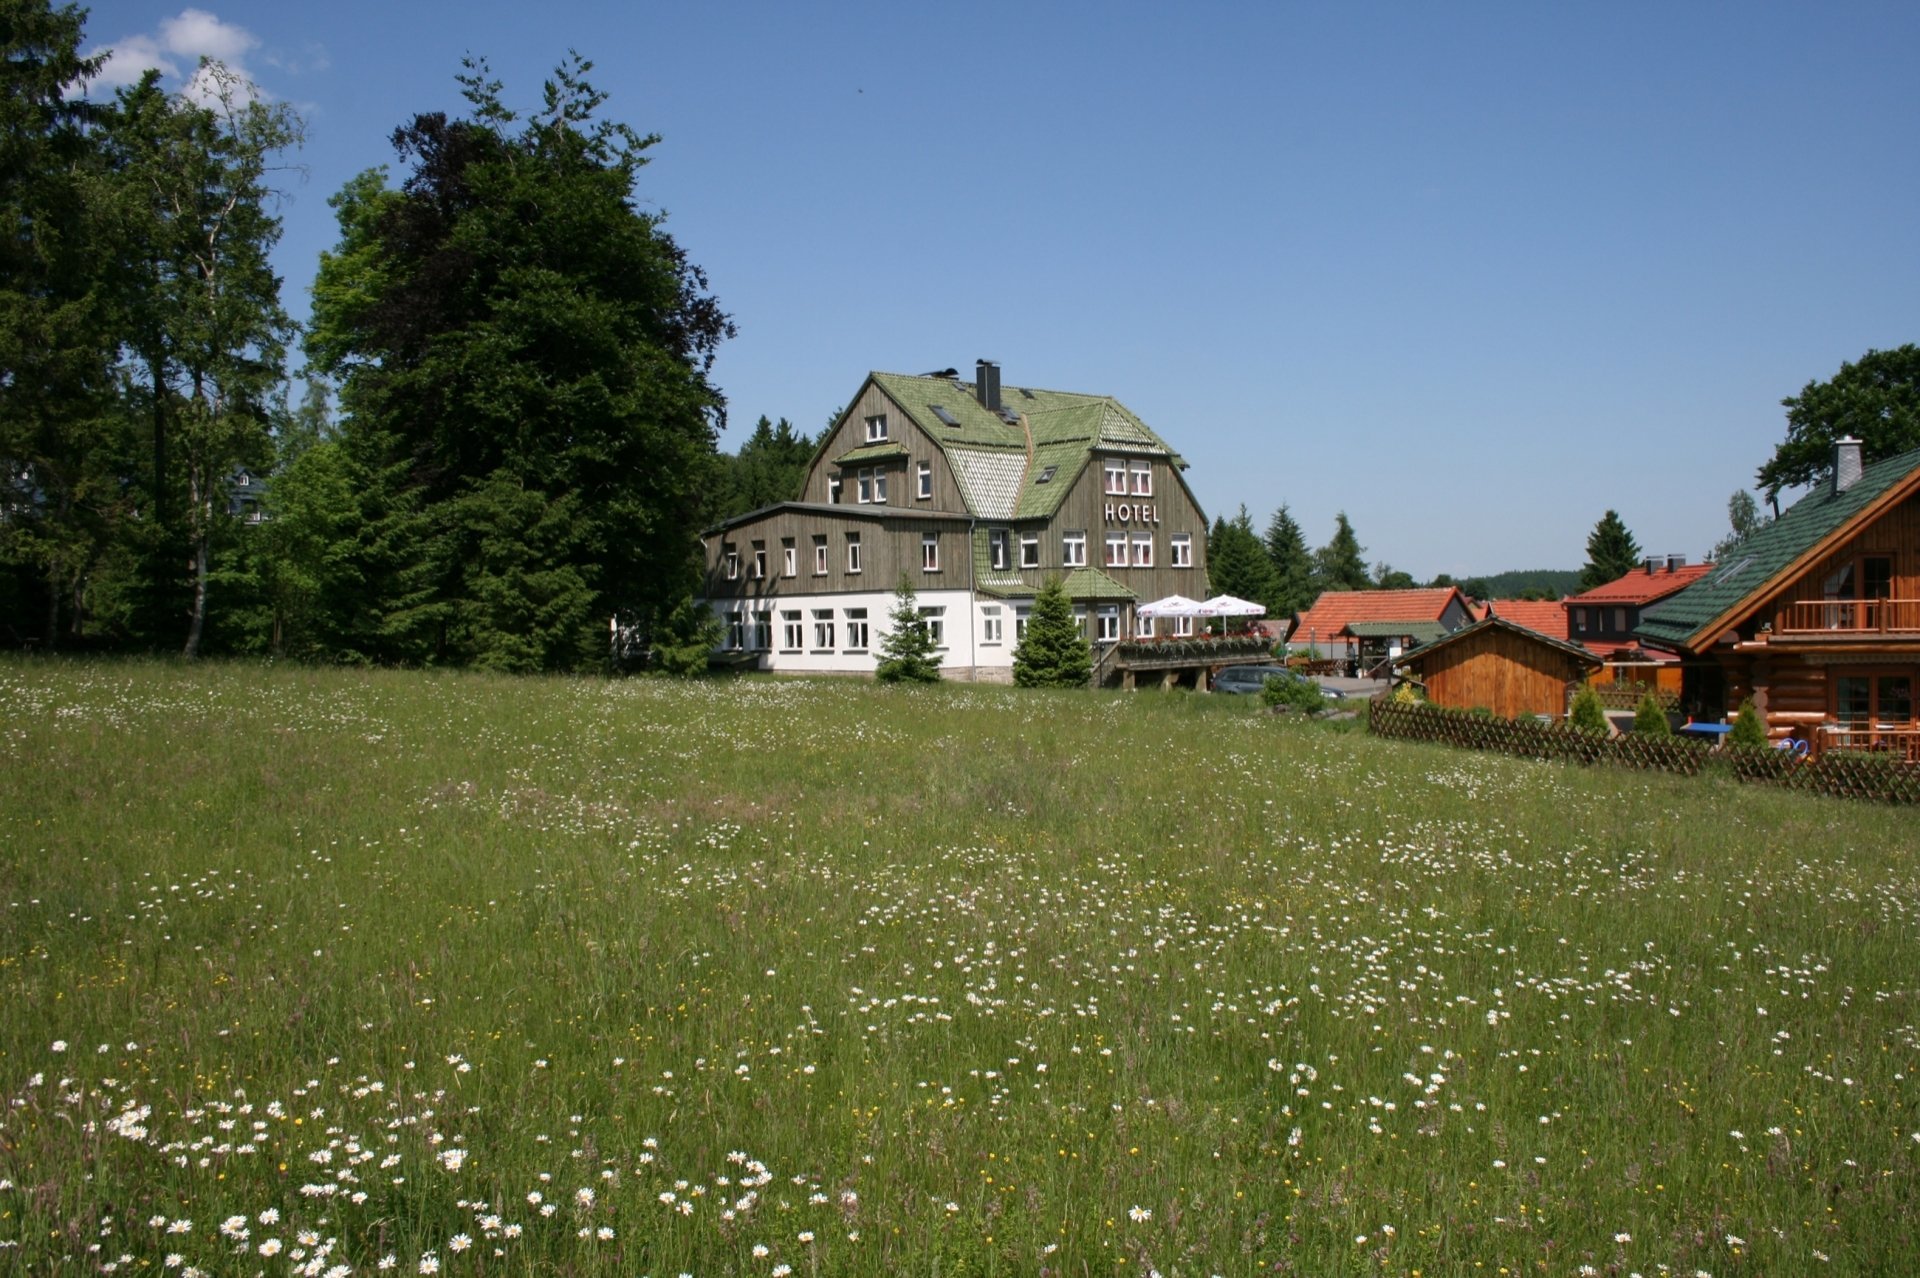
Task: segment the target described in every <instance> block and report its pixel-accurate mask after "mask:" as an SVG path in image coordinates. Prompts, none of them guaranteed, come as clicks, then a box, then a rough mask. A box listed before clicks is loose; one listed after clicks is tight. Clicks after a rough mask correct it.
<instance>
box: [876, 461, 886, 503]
mask: <svg viewBox="0 0 1920 1278" xmlns="http://www.w3.org/2000/svg"><path fill="white" fill-rule="evenodd" d="M873 504H874V505H876V506H884V505H886V504H887V468H886V467H884V466H875V467H874V468H873Z"/></svg>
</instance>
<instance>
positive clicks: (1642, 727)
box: [1633, 692, 1673, 737]
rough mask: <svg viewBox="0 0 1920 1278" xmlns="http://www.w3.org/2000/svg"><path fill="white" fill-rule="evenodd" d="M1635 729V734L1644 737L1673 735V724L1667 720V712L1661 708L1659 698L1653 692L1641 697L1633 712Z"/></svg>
mask: <svg viewBox="0 0 1920 1278" xmlns="http://www.w3.org/2000/svg"><path fill="white" fill-rule="evenodd" d="M1633 731H1634V735H1636V736H1643V737H1670V736H1672V735H1673V725H1672V724H1670V723H1668V722H1667V712H1666V711H1665V710H1663V709H1661V707H1660V700H1659V698H1657V697H1655V696H1654V695H1653V694H1652V693H1651V692H1649V693H1648V694H1647V695H1646V696H1644V697H1642V698H1640V705H1639V707H1638V708H1637V709H1636V710H1634V712H1633Z"/></svg>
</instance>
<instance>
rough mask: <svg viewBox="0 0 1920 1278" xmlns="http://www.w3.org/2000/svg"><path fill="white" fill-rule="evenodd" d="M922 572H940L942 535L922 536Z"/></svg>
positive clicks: (930, 534)
mask: <svg viewBox="0 0 1920 1278" xmlns="http://www.w3.org/2000/svg"><path fill="white" fill-rule="evenodd" d="M920 571H921V572H939V571H940V534H939V533H921V534H920Z"/></svg>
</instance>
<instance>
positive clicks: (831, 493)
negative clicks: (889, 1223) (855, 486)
mask: <svg viewBox="0 0 1920 1278" xmlns="http://www.w3.org/2000/svg"><path fill="white" fill-rule="evenodd" d="M843 482H844V481H842V480H841V478H840V476H838V475H828V476H827V504H828V505H829V506H838V505H839V504H840V489H841V486H842V484H843Z"/></svg>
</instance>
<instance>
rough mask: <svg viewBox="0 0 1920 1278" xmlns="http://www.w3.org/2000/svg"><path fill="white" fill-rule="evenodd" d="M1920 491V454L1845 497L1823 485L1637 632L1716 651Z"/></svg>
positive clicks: (1886, 465)
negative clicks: (1750, 616) (1756, 612)
mask: <svg viewBox="0 0 1920 1278" xmlns="http://www.w3.org/2000/svg"><path fill="white" fill-rule="evenodd" d="M1916 488H1920V449H1914V450H1913V451H1911V452H1906V453H1901V454H1900V455H1899V456H1897V457H1888V458H1886V459H1885V460H1883V461H1877V462H1875V463H1874V464H1873V465H1871V466H1868V467H1866V468H1865V469H1863V470H1862V471H1861V472H1860V478H1859V479H1857V480H1855V481H1854V482H1853V485H1852V486H1851V487H1850V488H1848V489H1847V490H1846V491H1845V492H1842V493H1836V492H1834V491H1833V486H1832V484H1831V483H1827V482H1823V483H1821V484H1820V485H1819V487H1817V488H1815V489H1814V490H1813V491H1812V492H1810V493H1808V494H1807V495H1806V496H1805V497H1802V498H1801V499H1800V500H1799V501H1797V502H1795V503H1794V504H1793V505H1792V506H1791V507H1789V508H1788V509H1787V511H1786V513H1785V514H1783V515H1781V516H1780V518H1778V519H1776V520H1774V521H1773V522H1772V523H1770V524H1768V525H1766V526H1765V527H1763V528H1761V529H1759V530H1758V531H1756V532H1755V533H1754V534H1753V535H1752V536H1750V537H1748V538H1747V539H1746V540H1745V541H1743V542H1741V543H1740V544H1739V545H1738V546H1736V547H1734V548H1733V549H1732V550H1730V551H1728V552H1727V554H1726V557H1725V558H1724V559H1722V560H1721V561H1720V562H1719V563H1717V564H1715V565H1713V569H1712V571H1710V572H1708V573H1706V574H1704V575H1703V576H1701V577H1700V578H1699V579H1698V580H1697V581H1695V582H1694V583H1693V584H1692V585H1690V586H1688V587H1686V588H1685V589H1684V590H1681V591H1680V592H1679V593H1677V594H1674V595H1670V596H1668V597H1667V598H1665V599H1662V600H1661V601H1660V602H1659V603H1656V604H1654V605H1653V606H1652V607H1651V608H1649V609H1647V610H1646V611H1645V612H1643V613H1641V614H1640V624H1639V625H1638V626H1636V627H1635V628H1634V633H1635V634H1636V635H1638V636H1640V637H1641V638H1643V639H1648V640H1651V641H1652V642H1654V643H1658V644H1660V645H1662V646H1663V647H1675V648H1687V649H1691V650H1694V651H1699V650H1700V649H1702V648H1705V647H1707V646H1709V645H1710V644H1711V643H1712V642H1713V640H1714V638H1715V636H1717V635H1718V634H1720V633H1721V632H1723V631H1724V630H1725V629H1726V628H1727V627H1729V626H1732V625H1734V624H1736V623H1737V622H1738V621H1739V620H1740V619H1741V617H1742V616H1743V615H1744V614H1745V613H1747V612H1748V611H1750V610H1751V609H1752V608H1753V607H1756V606H1758V605H1759V604H1760V603H1761V602H1763V601H1764V600H1765V599H1766V598H1767V597H1768V596H1770V595H1773V594H1776V593H1778V592H1779V591H1781V590H1783V589H1785V588H1786V587H1787V586H1788V585H1790V584H1792V582H1793V580H1794V579H1795V578H1796V577H1798V576H1799V575H1800V574H1801V573H1803V572H1805V571H1807V569H1808V568H1810V567H1812V566H1813V564H1814V563H1815V562H1816V561H1818V559H1819V558H1820V556H1821V555H1823V554H1824V553H1825V552H1826V550H1827V548H1828V547H1830V546H1832V545H1834V544H1835V543H1837V542H1839V541H1842V540H1844V539H1845V538H1847V537H1848V536H1851V535H1852V533H1853V531H1854V530H1855V529H1857V528H1858V527H1860V526H1861V525H1863V524H1864V523H1866V522H1867V521H1868V520H1871V519H1873V518H1875V517H1877V516H1878V515H1879V514H1880V513H1881V512H1882V511H1883V510H1885V509H1886V508H1887V507H1888V506H1890V505H1893V504H1894V503H1897V502H1899V501H1901V500H1903V499H1904V498H1906V497H1907V496H1909V495H1911V494H1912V493H1913V492H1914V491H1915V489H1916ZM1629 575H1631V574H1629Z"/></svg>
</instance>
